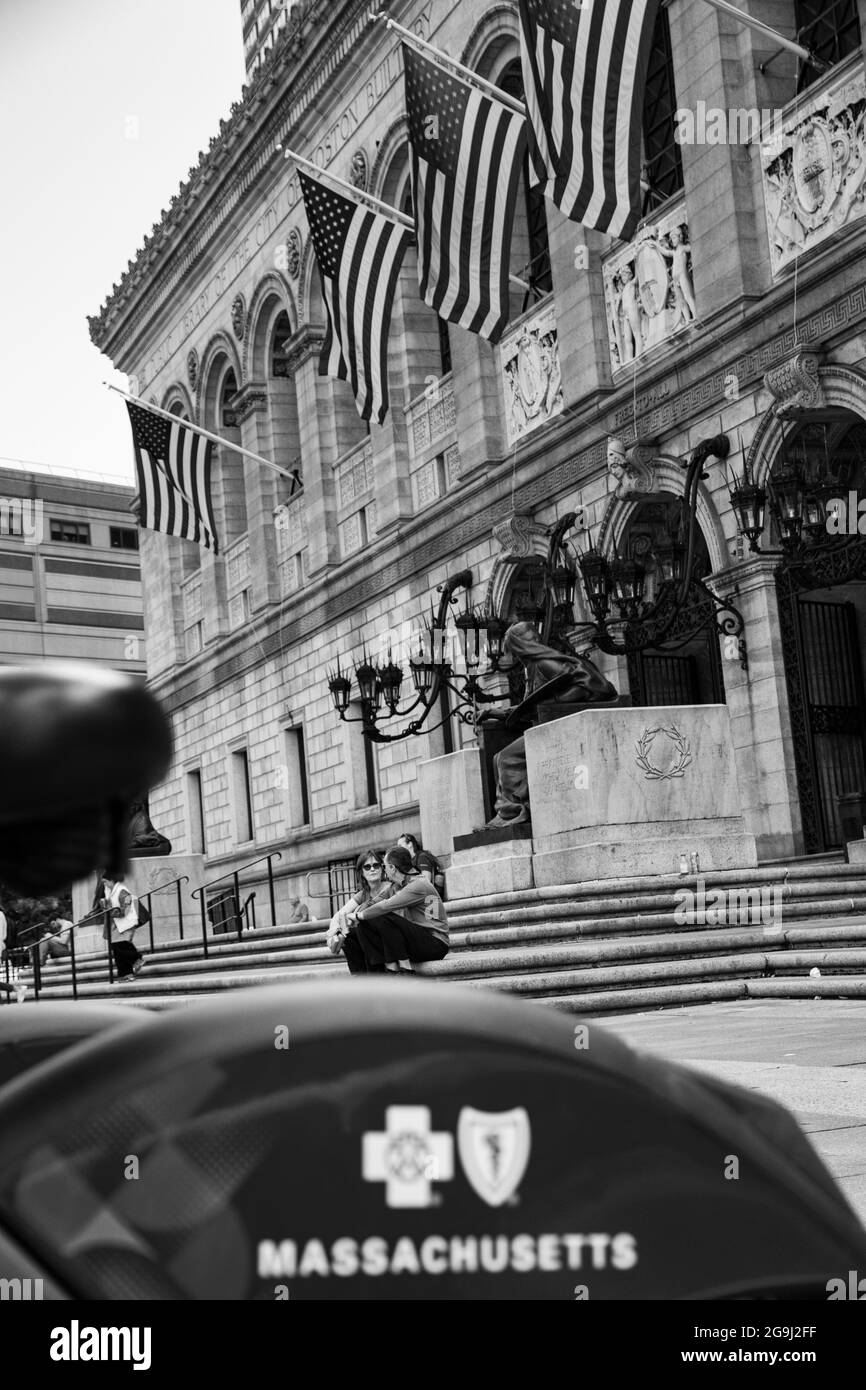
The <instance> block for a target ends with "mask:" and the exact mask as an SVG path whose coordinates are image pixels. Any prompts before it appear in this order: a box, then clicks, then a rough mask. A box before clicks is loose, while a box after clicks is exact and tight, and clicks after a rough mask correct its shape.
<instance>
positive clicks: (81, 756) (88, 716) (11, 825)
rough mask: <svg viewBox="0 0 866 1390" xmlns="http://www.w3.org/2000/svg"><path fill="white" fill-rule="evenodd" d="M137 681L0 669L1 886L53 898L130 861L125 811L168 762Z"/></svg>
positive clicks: (58, 668)
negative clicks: (97, 873) (100, 870)
mask: <svg viewBox="0 0 866 1390" xmlns="http://www.w3.org/2000/svg"><path fill="white" fill-rule="evenodd" d="M171 754H172V738H171V729H170V727H169V724H168V720H167V719H166V717H165V715H164V714H163V712H162V710H161V709H160V707H159V704H158V703H157V701H156V700H155V699H154V697H153V696H152V695H151V694H150V693H149V692H148V691H147V690H146V689H145V688H144V686H143V684H142V683H141V681H139V680H134V679H132V678H131V677H129V676H125V675H122V674H120V673H119V672H116V671H106V670H105V669H103V668H102V667H100V666H96V665H90V664H88V663H87V662H73V661H64V662H48V663H46V664H44V665H40V666H15V667H9V668H7V669H5V670H0V879H3V880H4V881H5V882H7V883H9V884H10V885H11V886H12V887H13V888H16V889H18V890H19V891H20V892H23V893H36V894H38V893H44V892H53V891H55V890H57V889H59V888H62V887H64V886H66V885H68V884H69V883H70V882H72V881H73V880H75V879H80V878H84V877H85V876H86V875H87V874H88V873H90V872H91V871H92V870H93V869H95V868H96V867H97V866H99V867H101V868H106V869H112V870H114V872H115V873H116V874H117V875H118V876H119V875H121V874H122V873H123V872H124V870H125V869H126V865H127V860H128V853H129V850H128V834H129V804H130V802H131V801H132V800H133V799H134V798H135V797H137V796H138V797H140V796H141V793H142V790H144V791H146V790H147V789H149V788H150V787H152V786H154V785H155V784H156V783H157V782H159V781H160V780H161V779H162V778H163V777H164V776H165V774H166V772H167V771H168V768H169V766H170V763H171Z"/></svg>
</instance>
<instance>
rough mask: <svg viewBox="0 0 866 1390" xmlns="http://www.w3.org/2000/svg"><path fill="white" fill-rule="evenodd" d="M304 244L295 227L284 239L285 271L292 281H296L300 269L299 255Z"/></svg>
mask: <svg viewBox="0 0 866 1390" xmlns="http://www.w3.org/2000/svg"><path fill="white" fill-rule="evenodd" d="M303 249H304V243H303V241H302V240H301V234H300V232H299V231H298V229H297V227H292V229H291V231H290V232H289V235H288V236H287V237H286V270H287V272H288V274H289V277H290V278H291V279H292V280H297V278H298V275H299V273H300V269H301V253H302V251H303Z"/></svg>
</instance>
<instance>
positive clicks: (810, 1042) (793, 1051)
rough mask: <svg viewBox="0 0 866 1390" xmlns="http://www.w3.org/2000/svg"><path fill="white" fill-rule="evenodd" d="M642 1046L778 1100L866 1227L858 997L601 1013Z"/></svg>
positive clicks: (865, 1083)
mask: <svg viewBox="0 0 866 1390" xmlns="http://www.w3.org/2000/svg"><path fill="white" fill-rule="evenodd" d="M596 1026H598V1027H601V1028H604V1029H607V1030H608V1031H610V1032H612V1033H615V1034H617V1036H618V1037H620V1038H621V1039H622V1040H623V1042H626V1043H628V1044H629V1046H631V1047H634V1048H636V1049H638V1050H639V1051H642V1052H652V1053H655V1054H656V1056H659V1057H665V1058H667V1059H668V1061H671V1062H680V1063H682V1064H683V1065H684V1066H688V1067H694V1068H695V1069H696V1070H698V1071H707V1072H710V1073H711V1074H712V1075H713V1076H716V1077H718V1078H719V1079H720V1080H722V1081H732V1082H735V1083H736V1084H737V1085H739V1086H743V1087H745V1089H746V1090H749V1091H760V1092H761V1093H762V1094H763V1095H766V1096H770V1097H772V1099H773V1100H777V1101H779V1102H780V1103H781V1104H782V1105H784V1106H786V1107H787V1109H788V1110H790V1111H791V1112H792V1113H793V1114H794V1115H795V1116H796V1118H797V1120H798V1121H799V1123H800V1127H801V1128H802V1129H803V1130H804V1131H805V1133H806V1134H808V1136H809V1138H810V1140H811V1142H812V1144H813V1146H814V1147H815V1149H816V1150H817V1151H818V1153H819V1154H820V1156H821V1158H822V1159H823V1160H824V1163H825V1164H826V1166H827V1168H828V1169H829V1170H830V1172H831V1173H832V1174H833V1176H834V1178H835V1179H836V1181H837V1183H838V1184H839V1187H840V1188H841V1189H842V1191H843V1192H844V1194H845V1196H846V1197H847V1198H848V1201H849V1202H850V1203H851V1205H852V1206H853V1207H854V1210H855V1211H856V1212H857V1213H858V1215H859V1217H860V1220H861V1221H862V1222H863V1223H864V1225H866V1003H860V1002H857V1001H854V1000H834V999H820V1000H800V999H796V1000H795V999H791V1000H789V999H772V1000H771V999H767V1000H755V1001H753V1002H744V1003H736V1004H704V1005H700V1006H696V1007H694V1008H687V1009H667V1010H654V1011H653V1012H652V1013H641V1014H624V1015H617V1016H613V1015H611V1016H606V1017H605V1018H604V1019H601V1020H599V1022H598V1024H597V1025H596Z"/></svg>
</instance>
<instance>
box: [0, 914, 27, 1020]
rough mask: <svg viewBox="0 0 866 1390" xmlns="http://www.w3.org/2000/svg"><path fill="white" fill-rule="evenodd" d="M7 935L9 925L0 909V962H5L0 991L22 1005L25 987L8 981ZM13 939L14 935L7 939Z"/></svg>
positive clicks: (15, 981)
mask: <svg viewBox="0 0 866 1390" xmlns="http://www.w3.org/2000/svg"><path fill="white" fill-rule="evenodd" d="M8 935H9V923H8V922H7V920H6V913H5V912H4V911H3V908H2V907H0V961H2V962H5V969H4V971H3V975H4V978H3V979H0V989H5V991H6V993H7V995H9V994H14V995H15V1001H16V1003H18V1004H23V1003H24V1000H25V998H26V996H27V986H26V985H24V984H21V983H20V982H19V981H17V980H15V979H13V980H11V981H10V979H9V976H10V973H11V971H10V967H11V966H12V961H11V960H10V958H9V956H8V955H7V948H6V938H7V936H8ZM13 938H14V933H13V934H12V936H10V937H9V940H10V942H11V941H12V940H13ZM9 951H10V952H11V951H12V946H11V945H10V946H9Z"/></svg>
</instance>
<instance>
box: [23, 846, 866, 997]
mask: <svg viewBox="0 0 866 1390" xmlns="http://www.w3.org/2000/svg"><path fill="white" fill-rule="evenodd" d="M700 884H703V896H702V895H701V890H700ZM684 889H685V890H688V893H689V894H690V895H691V896H690V897H689V896H687V895H686V894H684V892H683V890H684ZM720 892H721V893H724V894H725V898H724V900H720V899H719V897H718V894H719V893H720ZM722 913H723V914H724V915H723V917H722V920H721V921H716V920H715V917H716V916H718V915H721V914H722ZM448 916H449V923H450V927H451V941H452V949H451V952H450V953H449V955H448V956H447V957H446V959H445V960H443V961H438V962H435V963H432V964H429V965H425V966H422V967H420V968H419V972H418V973H420V974H423V975H424V976H427V977H430V978H435V979H443V980H448V981H450V982H452V983H459V984H464V985H466V986H467V987H469V988H475V989H495V990H500V991H503V992H506V993H508V994H511V995H514V996H517V997H522V998H530V999H536V1000H539V1001H540V1002H542V1003H545V1004H547V1005H549V1006H550V1007H553V1008H556V1009H561V1010H565V1011H568V1012H572V1013H575V1014H599V1013H611V1012H616V1013H622V1012H626V1011H627V1010H631V1009H646V1008H653V1007H658V1008H665V1007H673V1006H676V1005H685V1004H695V1003H700V1002H705V1001H706V1002H708V1001H711V1000H717V999H725V1000H727V999H747V998H766V997H768V996H772V997H776V998H778V997H782V998H804V997H806V998H815V997H828V998H862V997H866V870H864V871H863V872H860V871H859V870H858V868H856V867H854V866H852V865H848V864H845V863H844V862H842V861H841V858H839V859H837V860H833V859H818V860H800V861H795V862H792V863H791V864H773V865H764V866H761V867H759V868H758V869H754V870H752V871H751V872H750V873H749V874H748V876H747V875H746V874H744V873H743V872H735V871H723V872H719V873H708V874H706V875H703V876H702V879H701V880H700V881H699V882H697V883H696V880H695V879H694V878H691V877H689V878H681V877H678V876H673V875H668V876H662V877H653V878H641V879H628V880H622V881H620V882H615V881H605V882H598V883H592V884H575V885H565V886H560V887H556V888H547V889H541V888H534V889H527V890H525V891H523V892H518V893H510V894H494V895H490V896H487V897H479V898H470V899H463V900H458V901H454V902H449V903H448ZM326 928H327V922H325V921H319V922H309V923H302V924H299V925H297V924H296V925H292V926H276V927H267V928H259V929H258V930H255V931H244V932H243V933H242V935H241V938H240V940H238V938H237V937H236V936H232V937H227V936H216V937H214V936H210V937H209V938H208V942H207V953H206V954H205V950H204V945H203V942H202V940H201V937H200V936H199V937H196V936H188V937H187V939H185V940H183V941H177V942H171V943H167V944H164V945H161V946H157V947H156V948H155V949H154V950H152V951H150V950H148V949H147V945H146V932H142V933H140V939H139V942H138V944H139V946H140V947H141V948H142V949H144V950H145V955H146V961H145V965H144V969H143V970H142V973H141V975H140V976H139V977H138V978H137V979H136V980H135V982H134V983H130V984H118V983H116V982H115V983H114V984H112V983H111V982H110V980H109V975H108V966H107V961H106V958H105V956H104V955H102V954H100V955H98V956H85V957H80V958H79V959H78V961H77V970H76V978H77V994H78V997H79V998H86V999H101V998H122V999H125V1000H128V1001H129V1002H131V1003H136V1004H140V1005H142V1006H144V1007H148V1008H155V1009H162V1008H172V1007H178V1006H182V1005H184V1004H188V1003H192V1002H194V1001H195V1000H196V999H199V998H202V997H204V996H206V995H209V994H215V993H217V992H219V991H222V990H226V989H238V988H244V987H248V986H251V985H256V984H274V983H277V982H283V983H293V982H296V983H301V982H302V981H304V980H321V979H325V978H330V977H335V978H345V979H346V983H347V986H348V985H349V984H350V983H351V982H350V980H349V977H348V974H347V971H346V966H345V963H344V961H343V959H342V958H341V957H337V958H335V957H333V956H331V955H330V954H329V953H328V951H327V948H326V946H325V931H326ZM812 972H817V973H814V974H813V973H812ZM25 978H26V980H27V983H28V985H29V995H28V997H30V998H32V997H33V994H34V981H33V974H32V972H30V973H29V974H28V975H27V976H26V977H25ZM410 983H411V982H410ZM71 994H72V972H71V969H70V967H69V964H68V962H67V961H65V960H62V961H59V962H57V961H54V962H51V963H49V964H47V965H46V966H45V967H44V968H43V970H42V982H41V988H40V990H39V997H40V998H44V999H57V998H69V997H70V996H71Z"/></svg>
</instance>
